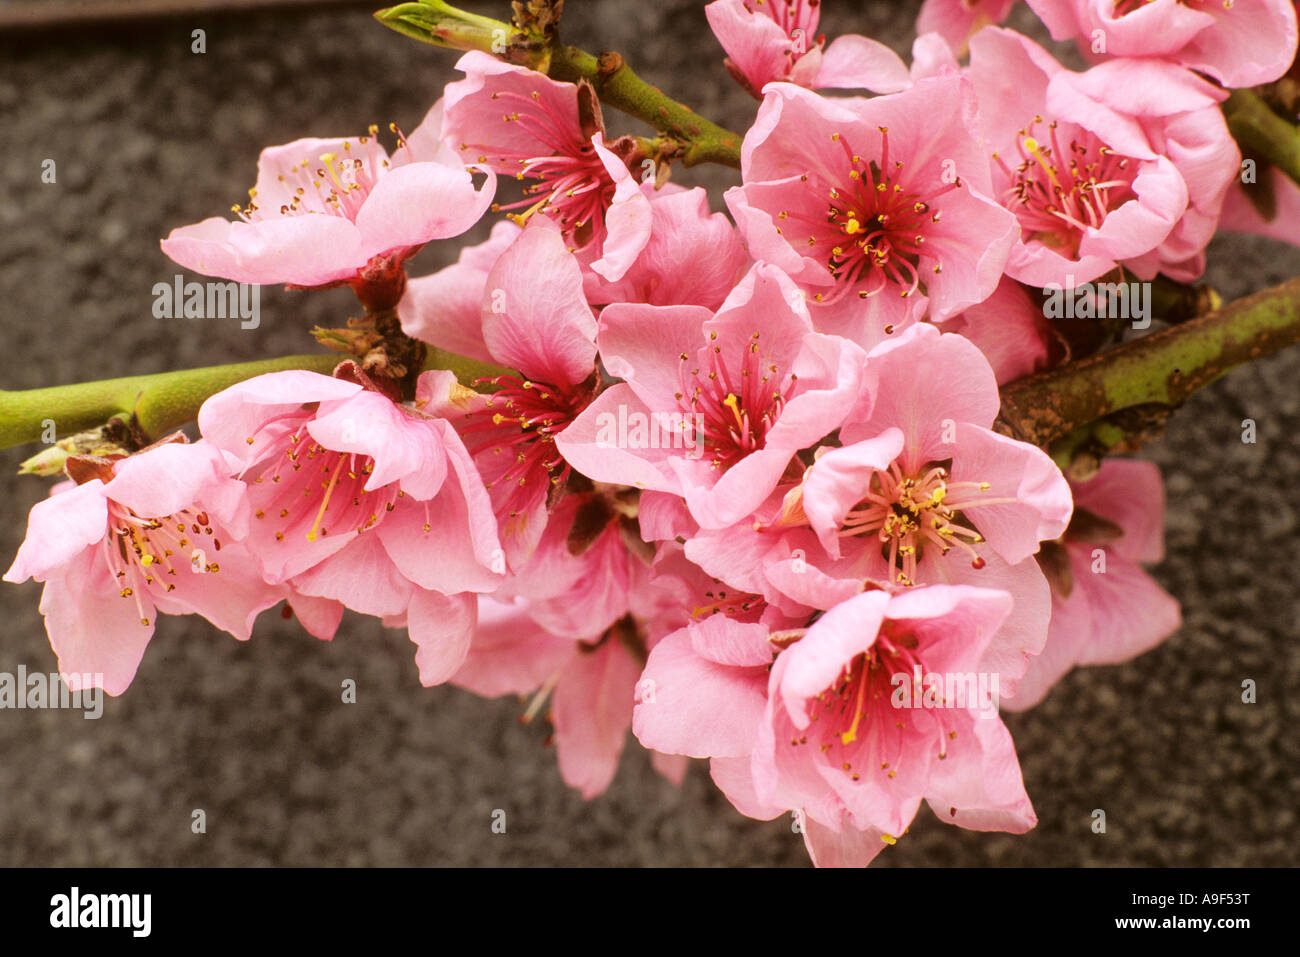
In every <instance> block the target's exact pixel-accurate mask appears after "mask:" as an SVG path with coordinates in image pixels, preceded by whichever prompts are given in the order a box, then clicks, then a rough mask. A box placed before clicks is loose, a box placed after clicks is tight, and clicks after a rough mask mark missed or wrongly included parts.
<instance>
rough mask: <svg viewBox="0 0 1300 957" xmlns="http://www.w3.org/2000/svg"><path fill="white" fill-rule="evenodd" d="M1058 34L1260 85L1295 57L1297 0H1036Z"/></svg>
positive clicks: (1088, 46) (1098, 53) (1089, 51)
mask: <svg viewBox="0 0 1300 957" xmlns="http://www.w3.org/2000/svg"><path fill="white" fill-rule="evenodd" d="M1028 2H1029V6H1030V7H1032V8H1033V10H1034V12H1035V13H1037V14H1038V16H1039V17H1041V18H1042V20H1043V22H1044V23H1045V24H1047V28H1048V29H1049V30H1050V31H1051V33H1052V39H1053V40H1069V39H1072V38H1073V39H1075V40H1076V41H1077V42H1078V45H1079V49H1080V50H1082V51H1083V53H1084V55H1085V56H1091V57H1092V58H1093V59H1100V58H1102V57H1106V56H1114V57H1152V58H1163V59H1167V60H1169V61H1171V62H1173V63H1176V64H1178V65H1179V66H1184V67H1187V68H1188V69H1190V70H1199V71H1200V72H1202V73H1208V74H1209V75H1210V76H1212V77H1214V78H1215V79H1216V80H1218V81H1219V82H1220V83H1222V84H1223V85H1224V86H1226V87H1239V86H1258V85H1260V84H1262V83H1271V82H1272V81H1273V80H1276V79H1278V78H1279V77H1280V76H1282V74H1284V73H1285V72H1286V71H1287V69H1288V68H1289V67H1290V66H1291V61H1292V60H1293V59H1295V52H1296V13H1295V5H1294V3H1293V2H1292V0H1228V2H1223V0H1208V2H1195V0H1193V2H1184V0H1118V2H1115V0H1028Z"/></svg>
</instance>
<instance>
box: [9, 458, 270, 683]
mask: <svg viewBox="0 0 1300 957" xmlns="http://www.w3.org/2000/svg"><path fill="white" fill-rule="evenodd" d="M69 472H70V474H74V475H76V476H77V477H78V480H79V481H80V484H73V483H64V484H63V485H60V486H56V488H55V490H54V493H53V494H51V496H50V497H49V498H47V499H45V500H44V501H41V502H38V503H37V504H36V505H35V506H34V507H33V508H32V511H31V514H30V515H29V517H28V521H27V537H26V539H25V540H24V542H23V544H22V547H21V548H20V549H19V551H18V557H17V558H16V559H15V560H14V563H13V565H12V566H11V567H10V569H9V570H8V571H7V572H6V573H5V575H4V580H5V581H11V582H21V581H25V580H26V579H28V578H34V579H36V580H37V581H42V582H45V590H44V592H43V594H42V596H41V612H42V614H44V615H45V627H46V630H47V631H48V632H49V636H50V644H51V645H52V646H53V648H54V651H55V653H56V654H57V655H58V656H59V670H60V672H62V674H63V676H64V678H65V680H66V681H67V683H68V686H69V688H71V689H72V690H74V691H75V690H77V689H79V688H84V687H90V686H93V685H100V684H101V683H102V686H103V688H104V690H105V691H107V692H108V693H109V694H111V695H119V694H121V693H122V692H123V691H125V690H126V689H127V686H129V685H130V683H131V680H132V679H133V678H134V677H135V673H136V669H137V668H139V666H140V661H141V659H142V658H143V657H144V651H145V646H146V645H148V643H149V639H150V638H152V637H153V632H154V625H155V621H156V616H157V615H159V614H168V615H188V614H198V615H202V616H203V617H204V618H206V619H207V620H208V621H210V622H212V623H213V624H214V625H216V626H217V627H218V628H221V629H224V630H225V631H228V632H230V633H231V634H232V635H234V636H235V637H236V638H239V639H240V640H247V639H248V637H249V636H250V634H251V633H252V627H253V620H254V619H255V618H256V617H257V615H258V613H259V612H261V611H262V610H264V609H266V608H269V607H270V606H272V605H274V604H275V603H276V602H278V601H280V599H282V598H283V597H284V592H283V590H282V589H280V588H276V587H273V586H271V585H269V584H267V583H266V582H265V581H263V580H262V576H261V575H260V574H259V572H258V567H257V563H256V562H255V561H254V560H253V559H252V556H251V555H250V554H249V553H248V551H247V549H246V548H245V547H244V546H243V545H242V544H241V542H240V540H241V539H242V538H243V537H244V535H245V533H246V532H247V530H248V521H249V516H248V513H249V506H248V502H247V500H246V496H245V494H244V487H243V485H242V483H240V482H238V481H236V480H234V479H232V478H231V477H230V471H229V468H228V466H227V462H226V460H225V458H224V457H223V456H222V454H221V452H220V451H219V450H218V449H217V448H216V447H214V446H213V445H210V444H209V443H206V442H197V443H194V444H188V443H185V442H174V441H171V442H166V443H163V444H158V445H155V446H152V447H150V448H149V449H146V450H145V451H143V452H139V453H137V454H135V455H131V456H129V457H126V458H121V459H118V460H116V461H109V460H105V459H87V458H74V459H70V460H69Z"/></svg>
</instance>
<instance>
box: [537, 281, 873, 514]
mask: <svg viewBox="0 0 1300 957" xmlns="http://www.w3.org/2000/svg"><path fill="white" fill-rule="evenodd" d="M597 343H598V345H599V347H600V354H601V358H602V360H603V362H604V364H605V367H606V369H608V370H609V372H610V374H612V375H615V376H618V377H620V378H622V379H624V380H625V381H624V382H622V383H619V384H618V385H615V386H612V387H611V388H609V389H606V390H605V391H604V392H603V393H601V395H600V396H599V397H598V398H597V399H596V401H595V402H593V403H592V404H591V405H590V406H589V407H588V408H587V409H586V410H585V411H584V412H583V413H582V414H581V415H580V416H579V417H578V418H577V420H576V421H575V422H574V423H573V425H571V426H570V427H569V428H568V429H566V430H565V431H564V432H562V433H561V434H560V435H559V436H558V437H557V439H556V445H557V447H558V448H559V450H560V453H561V454H562V455H563V456H564V458H565V459H566V460H567V461H568V462H569V464H570V465H572V466H573V467H574V468H575V469H577V470H578V471H579V472H581V473H583V474H584V475H586V476H588V477H589V478H592V479H595V480H597V481H600V482H613V483H618V484H623V485H631V486H634V487H636V488H640V489H649V490H653V491H662V492H671V493H673V494H676V495H680V496H682V497H683V498H685V500H686V504H687V506H688V507H689V509H690V512H691V515H692V517H693V518H694V519H695V521H697V522H699V523H700V524H701V525H707V526H711V527H715V528H716V527H725V526H727V525H730V524H732V523H733V522H735V521H738V520H739V519H741V518H743V517H744V516H745V515H747V514H749V513H750V512H751V511H753V509H754V508H755V507H757V506H758V505H759V504H760V503H761V502H762V501H763V500H764V499H765V498H766V497H767V496H768V495H769V494H770V493H771V491H772V489H773V488H775V486H776V484H777V482H778V481H780V479H781V476H782V474H783V473H784V472H785V470H786V468H787V467H788V466H789V465H790V462H791V459H792V458H793V457H794V455H795V453H796V452H798V451H799V450H800V449H803V448H807V447H808V446H810V445H812V444H813V443H815V442H816V441H817V440H818V439H820V438H821V437H822V436H824V435H826V434H827V433H828V432H830V431H831V430H833V429H834V428H835V427H836V426H837V425H838V424H839V422H840V420H841V419H842V417H843V412H844V409H845V408H846V406H847V402H848V401H849V400H850V399H851V397H852V396H854V395H855V394H857V392H858V391H859V390H858V387H859V383H860V381H861V369H862V363H863V353H862V351H861V350H860V349H858V348H857V347H856V346H854V345H853V344H852V343H851V342H848V341H847V340H844V339H840V338H838V337H834V336H823V335H820V334H818V333H814V332H813V330H812V325H811V323H810V321H809V319H808V313H807V310H806V309H805V308H804V304H803V300H802V298H801V297H800V296H799V294H798V291H797V290H796V289H795V287H794V285H793V283H791V281H790V280H789V278H788V277H786V275H785V274H784V273H782V272H781V271H780V270H778V269H776V268H774V267H771V266H764V265H759V266H755V267H754V268H753V269H752V270H751V271H750V272H749V274H748V275H747V276H746V277H745V279H744V280H743V281H742V282H741V283H740V285H738V286H737V287H736V289H735V290H734V291H733V292H732V294H731V295H730V296H729V297H728V298H727V301H726V302H724V303H723V305H722V307H721V308H720V309H719V310H718V311H717V312H716V313H710V312H709V310H707V309H704V308H701V307H699V306H647V305H631V304H615V305H611V306H607V307H606V308H605V310H604V312H603V313H601V317H600V331H599V333H598V336H597ZM665 423H667V424H666V425H665ZM672 426H677V428H676V429H674V428H673V427H672Z"/></svg>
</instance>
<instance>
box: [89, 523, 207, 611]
mask: <svg viewBox="0 0 1300 957" xmlns="http://www.w3.org/2000/svg"><path fill="white" fill-rule="evenodd" d="M108 526H109V534H108V535H106V536H105V537H104V540H103V542H102V544H101V547H102V548H103V549H104V558H105V560H106V561H107V563H108V570H109V571H110V572H111V573H112V575H113V577H114V578H116V579H117V583H118V586H119V591H118V594H119V595H120V596H121V597H123V598H133V599H135V605H136V610H137V611H138V612H139V613H140V624H141V625H148V624H149V618H148V616H147V615H146V614H145V611H144V606H143V605H142V604H141V603H140V593H141V592H148V591H151V590H154V589H156V588H160V587H162V586H165V587H162V590H163V591H165V592H170V591H175V590H176V585H175V583H174V582H171V581H168V579H170V578H174V577H175V576H176V570H177V568H178V567H185V566H189V567H188V568H187V569H186V570H187V571H188V572H203V573H208V574H212V573H216V572H219V571H220V570H221V566H220V565H218V564H217V562H216V560H215V559H216V553H217V552H219V551H221V540H220V539H218V538H217V537H216V533H215V532H214V530H213V528H212V525H211V524H210V521H209V519H208V515H207V513H206V512H202V511H196V510H195V509H182V510H181V511H179V512H176V513H175V514H173V515H167V516H163V517H157V518H141V517H140V516H139V515H137V514H136V513H135V512H133V511H131V510H130V509H129V508H126V507H125V506H123V505H119V504H118V503H117V502H114V501H112V500H109V502H108Z"/></svg>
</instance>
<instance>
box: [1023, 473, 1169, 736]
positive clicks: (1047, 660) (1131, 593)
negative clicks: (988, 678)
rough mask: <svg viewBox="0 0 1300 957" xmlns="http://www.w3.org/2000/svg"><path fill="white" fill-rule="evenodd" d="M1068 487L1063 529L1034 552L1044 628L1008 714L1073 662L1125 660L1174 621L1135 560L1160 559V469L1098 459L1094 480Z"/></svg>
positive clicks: (1037, 697)
mask: <svg viewBox="0 0 1300 957" xmlns="http://www.w3.org/2000/svg"><path fill="white" fill-rule="evenodd" d="M1070 487H1071V489H1072V490H1073V492H1074V516H1073V518H1072V519H1071V520H1070V525H1069V527H1068V528H1067V529H1066V530H1065V533H1064V535H1062V536H1061V538H1060V539H1059V540H1057V541H1054V542H1047V543H1045V544H1044V545H1043V548H1042V550H1041V551H1040V552H1039V554H1038V562H1039V564H1040V565H1041V566H1042V567H1043V569H1044V571H1045V572H1046V573H1047V579H1048V581H1049V582H1050V583H1051V585H1052V624H1051V628H1050V630H1049V632H1048V636H1047V645H1046V646H1045V647H1044V649H1043V652H1042V654H1040V655H1038V656H1036V657H1035V658H1033V659H1032V660H1031V661H1030V663H1029V670H1028V671H1026V672H1025V675H1024V677H1023V678H1022V679H1021V681H1020V684H1019V685H1018V687H1017V691H1016V697H1015V700H1014V701H1013V702H1009V703H1008V706H1009V707H1012V708H1014V709H1016V710H1019V709H1022V708H1028V707H1032V706H1033V705H1035V704H1037V703H1038V702H1039V701H1041V700H1042V699H1043V697H1044V696H1045V695H1046V694H1047V692H1048V690H1049V689H1050V688H1051V687H1052V685H1054V684H1055V683H1056V682H1057V680H1058V679H1059V678H1060V677H1061V676H1062V675H1064V674H1065V673H1066V672H1067V671H1069V670H1070V668H1072V667H1074V666H1075V665H1095V664H1116V663H1118V662H1121V661H1128V660H1129V659H1130V658H1133V657H1136V656H1137V655H1140V654H1142V653H1143V652H1144V651H1148V650H1149V649H1151V648H1153V647H1154V646H1155V645H1157V644H1159V643H1160V642H1161V641H1163V640H1164V639H1165V638H1167V637H1168V636H1169V635H1170V634H1171V633H1173V632H1174V631H1176V630H1177V629H1178V627H1179V626H1180V625H1181V624H1182V619H1181V616H1180V613H1179V609H1178V602H1177V601H1176V600H1175V599H1174V598H1173V597H1172V596H1170V595H1169V594H1168V593H1166V592H1165V590H1164V589H1163V588H1161V587H1160V586H1159V585H1158V584H1156V582H1155V580H1154V579H1152V578H1151V576H1149V575H1148V574H1147V573H1146V572H1144V571H1143V570H1142V568H1141V566H1140V565H1139V563H1140V562H1158V561H1160V560H1161V558H1163V557H1164V534H1163V528H1164V516H1165V495H1164V486H1163V485H1162V484H1161V481H1160V470H1159V469H1158V468H1157V467H1156V466H1155V465H1153V464H1152V463H1150V462H1139V461H1134V460H1131V459H1107V460H1106V461H1105V462H1103V463H1102V466H1101V470H1100V471H1099V472H1098V473H1097V475H1096V476H1095V477H1093V478H1092V479H1090V480H1089V481H1087V482H1071V483H1070Z"/></svg>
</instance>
